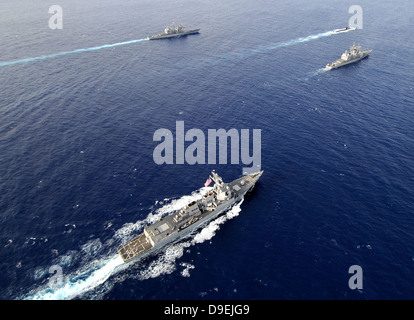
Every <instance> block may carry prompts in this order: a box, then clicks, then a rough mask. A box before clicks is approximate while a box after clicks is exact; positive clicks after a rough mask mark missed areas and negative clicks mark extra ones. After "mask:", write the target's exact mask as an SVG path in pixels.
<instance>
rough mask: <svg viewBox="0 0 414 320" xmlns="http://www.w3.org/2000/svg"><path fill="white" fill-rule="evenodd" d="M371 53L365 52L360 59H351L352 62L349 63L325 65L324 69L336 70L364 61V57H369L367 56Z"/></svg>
mask: <svg viewBox="0 0 414 320" xmlns="http://www.w3.org/2000/svg"><path fill="white" fill-rule="evenodd" d="M371 51H372V50H369V51H365V52H364V53H363V55H362V57H360V58H358V59H353V60H351V61H345V62H340V63H338V65H333V63H335V62H333V63H332V64H330V65H327V66H326V69H327V70H332V69H338V68H340V67H343V66H346V65H348V64H351V63H355V62H358V61H360V60H362V59H365V58H366V57H368V56H369V54H370V53H371Z"/></svg>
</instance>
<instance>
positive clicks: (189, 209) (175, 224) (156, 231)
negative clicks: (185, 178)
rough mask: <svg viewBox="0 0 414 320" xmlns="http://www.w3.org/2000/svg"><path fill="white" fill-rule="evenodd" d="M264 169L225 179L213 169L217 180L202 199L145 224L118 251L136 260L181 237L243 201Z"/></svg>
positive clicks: (214, 177)
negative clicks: (138, 232) (231, 179)
mask: <svg viewBox="0 0 414 320" xmlns="http://www.w3.org/2000/svg"><path fill="white" fill-rule="evenodd" d="M262 173H263V171H260V172H256V173H252V174H249V175H245V176H242V177H240V178H238V179H236V180H233V181H232V182H229V183H223V181H222V179H221V177H220V176H218V175H217V174H216V173H215V172H214V171H213V172H212V176H210V178H211V180H213V181H214V182H215V184H214V186H213V188H211V189H210V190H208V192H207V193H205V194H203V196H202V198H201V199H199V200H195V201H192V202H191V203H189V204H187V205H186V206H184V207H183V208H182V209H180V210H177V211H175V212H174V213H172V214H169V215H167V216H164V217H162V218H161V219H160V220H158V221H157V222H154V223H152V224H150V225H148V226H146V227H145V228H144V230H143V232H142V233H141V234H140V235H138V237H136V238H134V239H133V240H131V241H129V242H128V243H126V244H125V245H123V246H122V247H121V248H119V249H118V252H119V254H120V255H121V257H122V259H123V260H124V262H129V261H132V260H133V261H137V260H141V259H143V258H145V257H147V256H149V255H152V254H154V253H155V252H157V251H158V250H160V249H161V248H163V247H165V246H167V245H170V244H171V243H174V242H177V241H179V240H181V239H182V238H184V237H186V236H188V235H189V234H190V233H192V232H193V231H194V230H196V229H199V228H200V227H201V226H203V225H205V224H206V223H208V222H209V221H211V220H212V219H214V218H215V217H217V216H219V215H220V214H222V213H223V212H225V211H227V210H229V209H230V208H231V207H232V206H233V205H234V204H235V203H237V202H239V201H241V200H242V199H243V198H244V196H245V194H246V193H247V192H249V191H251V190H252V189H253V187H254V185H255V184H256V182H257V180H258V179H259V178H260V176H261V175H262Z"/></svg>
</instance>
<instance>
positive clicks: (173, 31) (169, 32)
mask: <svg viewBox="0 0 414 320" xmlns="http://www.w3.org/2000/svg"><path fill="white" fill-rule="evenodd" d="M199 31H200V28H198V29H192V30H186V28H185V27H184V26H183V25H182V24H179V25H178V26H175V24H174V22H173V23H172V24H171V25H170V26H168V27H166V28H165V30H164V32H163V33H159V34H156V35H154V36H148V37H147V39H148V40H158V39H168V38H178V37H183V36H186V35H189V34H196V33H199Z"/></svg>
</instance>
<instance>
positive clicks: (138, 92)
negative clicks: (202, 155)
mask: <svg viewBox="0 0 414 320" xmlns="http://www.w3.org/2000/svg"><path fill="white" fill-rule="evenodd" d="M56 4H57V5H59V4H58V3H56ZM51 5H52V4H49V3H48V4H46V3H43V2H40V1H28V0H22V1H18V2H16V1H7V0H3V1H2V4H1V5H0V8H1V10H0V30H1V31H0V37H1V41H0V77H1V82H0V88H1V94H0V219H1V224H0V228H1V229H0V271H1V277H0V299H3V300H6V299H7V300H8V299H10V300H20V299H29V300H31V299H39V300H43V299H91V300H124V299H126V300H164V299H167V300H175V299H178V300H184V299H185V300H244V299H247V300H287V299H304V300H309V299H323V300H325V299H332V300H374V299H413V298H414V291H413V287H414V235H413V232H412V231H413V227H414V193H413V190H414V172H413V168H414V157H413V150H414V130H413V123H414V91H413V87H414V83H413V71H414V61H413V59H412V55H413V45H414V40H413V37H412V34H411V30H413V28H414V10H413V9H414V6H413V3H412V1H411V0H399V1H397V2H390V1H385V0H381V1H376V2H375V3H374V2H372V1H367V0H361V1H359V3H358V5H359V6H360V8H362V10H363V11H362V16H361V18H362V19H363V20H361V21H358V22H362V21H363V25H362V28H359V29H357V30H354V31H349V32H343V33H335V32H333V30H335V29H337V28H343V27H346V26H348V24H349V20H350V18H351V17H352V16H353V13H349V9H350V7H351V6H352V5H355V3H354V2H353V1H348V0H345V1H338V0H318V1H305V0H295V1H281V0H277V1H275V0H273V1H270V0H259V1H254V2H253V1H247V0H242V1H234V0H229V1H226V2H224V3H223V1H217V0H212V1H208V2H202V1H193V0H181V1H165V0H160V1H147V0H136V1H134V0H122V1H117V2H115V1H108V0H101V1H97V0H91V1H88V2H85V1H80V0H68V1H65V2H64V3H61V4H60V6H61V8H62V15H61V18H62V22H63V24H62V29H52V28H50V26H49V20H50V19H52V15H53V14H52V13H49V8H50V6H51ZM173 21H175V22H176V23H183V24H184V25H185V26H187V27H188V28H201V30H200V34H197V35H191V36H187V37H183V38H177V39H169V40H162V41H161V40H160V41H148V40H146V37H147V36H148V35H151V34H156V33H159V32H162V31H163V29H164V28H165V26H167V25H169V24H170V23H171V22H173ZM354 42H355V43H356V44H361V46H362V47H363V49H372V50H373V51H372V53H371V55H370V56H369V57H368V58H366V59H364V60H361V61H359V62H358V63H354V64H351V65H348V66H346V67H343V68H339V69H336V70H331V71H327V70H325V69H324V67H325V65H326V64H327V63H330V62H332V61H334V60H336V59H338V58H339V57H340V55H341V54H342V52H344V51H345V50H346V49H348V48H349V47H350V46H351V45H352V44H353V43H354ZM177 121H183V122H184V125H185V130H186V131H187V130H190V129H199V130H201V132H203V133H204V134H205V135H207V133H208V131H209V129H216V130H218V129H224V130H230V129H235V130H236V131H237V132H238V133H240V132H241V131H242V130H246V129H247V130H248V131H249V132H250V134H252V132H253V130H254V129H258V130H261V139H260V155H261V158H260V160H261V161H260V163H259V167H260V169H261V170H264V173H263V175H262V177H261V178H260V180H259V182H258V183H257V184H256V186H255V188H254V190H253V191H252V192H251V193H249V194H247V195H246V197H245V199H244V201H243V202H242V203H240V204H238V205H236V206H234V207H232V208H230V209H229V211H228V212H226V213H225V214H224V215H222V216H220V217H218V218H217V219H216V220H214V221H212V222H211V223H209V224H208V225H206V226H204V227H203V228H202V229H201V230H198V231H197V232H196V233H193V234H191V235H190V236H189V237H187V238H185V239H183V240H182V241H180V242H178V243H176V244H173V245H171V246H169V247H166V248H165V249H164V250H162V251H160V252H158V253H157V254H156V255H154V256H152V257H150V258H148V259H145V260H144V261H141V262H136V263H126V264H125V263H123V262H122V259H121V258H120V256H119V255H118V253H117V249H118V248H119V247H120V246H121V245H123V244H125V243H126V242H128V241H129V240H131V239H133V238H134V237H136V236H137V235H138V234H139V233H140V232H142V230H143V227H144V226H145V225H146V224H148V223H151V222H154V221H157V220H159V219H160V218H161V217H162V216H164V215H166V214H169V213H172V212H174V211H175V210H177V209H179V208H181V207H182V206H183V205H185V204H187V203H189V202H190V201H193V200H194V199H197V198H199V197H200V196H201V195H202V194H203V192H205V191H206V190H207V189H206V187H204V182H205V180H206V179H207V178H208V176H209V174H210V172H211V170H213V169H215V170H216V172H217V173H219V174H220V175H221V176H222V177H223V180H224V181H231V180H233V179H236V178H238V177H239V176H240V175H242V173H243V168H245V167H249V164H248V163H242V162H241V161H239V162H238V163H231V161H230V149H228V157H227V159H228V161H227V164H214V163H211V162H207V161H206V163H195V164H191V163H189V161H185V162H184V163H183V164H180V163H177V161H175V162H174V163H173V164H157V163H156V162H155V161H154V156H153V153H154V150H155V148H156V147H157V145H159V144H160V142H157V141H154V139H153V136H154V133H155V132H156V131H157V130H158V129H161V128H164V129H168V130H170V131H171V132H172V133H173V134H174V136H175V137H176V133H175V128H176V123H177ZM250 138H251V136H250ZM190 144H191V142H189V141H187V142H186V145H185V146H186V147H188V146H189V145H190ZM252 144H253V142H252V141H250V146H251V147H253V146H252ZM174 151H175V149H174ZM177 156H178V155H177V154H174V157H175V158H177ZM206 159H207V156H206ZM217 162H218V161H217ZM352 266H358V267H359V270H360V272H357V273H355V275H354V274H353V272H351V271H350V268H351V267H352ZM354 276H359V278H357V280H358V281H357V283H358V287H357V288H351V287H352V286H351V285H350V283H351V282H352V281H353V279H355V278H354Z"/></svg>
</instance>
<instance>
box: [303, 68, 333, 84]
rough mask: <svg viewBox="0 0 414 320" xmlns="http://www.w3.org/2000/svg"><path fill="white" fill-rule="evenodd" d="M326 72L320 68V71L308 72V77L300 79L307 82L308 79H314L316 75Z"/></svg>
mask: <svg viewBox="0 0 414 320" xmlns="http://www.w3.org/2000/svg"><path fill="white" fill-rule="evenodd" d="M326 71H328V69H326V68H321V69H318V70H317V71H312V72H309V73H308V75H307V76H306V77H305V78H302V80H305V81H307V80H309V78H313V77H316V76H317V75H320V74H322V73H324V72H326Z"/></svg>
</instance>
